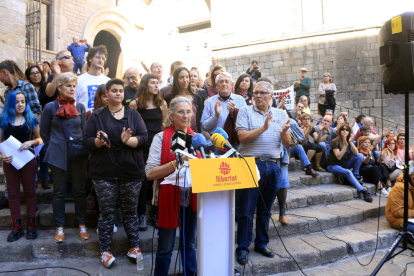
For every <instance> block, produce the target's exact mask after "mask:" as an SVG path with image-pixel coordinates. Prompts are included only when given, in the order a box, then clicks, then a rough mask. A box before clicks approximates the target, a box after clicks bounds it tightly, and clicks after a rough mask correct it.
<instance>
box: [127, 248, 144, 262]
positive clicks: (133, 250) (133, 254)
mask: <svg viewBox="0 0 414 276" xmlns="http://www.w3.org/2000/svg"><path fill="white" fill-rule="evenodd" d="M138 252H140V253H141V249H139V247H132V248H130V249H129V250H128V253H127V256H128V257H129V258H132V259H134V260H135V259H136V258H137V253H138Z"/></svg>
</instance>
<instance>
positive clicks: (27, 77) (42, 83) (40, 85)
mask: <svg viewBox="0 0 414 276" xmlns="http://www.w3.org/2000/svg"><path fill="white" fill-rule="evenodd" d="M33 68H37V70H39V73H40V77H41V79H40V84H39V87H40V91H45V89H46V80H45V75H44V74H43V71H42V70H41V69H40V67H39V66H37V65H30V66H29V67H27V69H26V71H25V72H24V75H25V76H26V79H27V81H28V82H30V83H31V84H33V85H34V83H32V81H31V80H30V71H32V69H33Z"/></svg>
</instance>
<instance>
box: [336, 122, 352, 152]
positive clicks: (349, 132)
mask: <svg viewBox="0 0 414 276" xmlns="http://www.w3.org/2000/svg"><path fill="white" fill-rule="evenodd" d="M344 128H347V129H349V131H348V136H347V137H346V141H349V137H351V128H350V127H349V125H348V123H345V124H344V125H343V126H341V127H340V128H339V130H338V132H339V134H338V137H336V138H335V139H334V140H336V139H338V142H339V144H340V145H341V147H344V146H345V143H344V140H343V137H342V135H341V131H342V129H344ZM334 140H332V141H334Z"/></svg>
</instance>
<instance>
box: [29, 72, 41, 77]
mask: <svg viewBox="0 0 414 276" xmlns="http://www.w3.org/2000/svg"><path fill="white" fill-rule="evenodd" d="M36 75H40V72H39V71H37V72H33V73H30V76H36Z"/></svg>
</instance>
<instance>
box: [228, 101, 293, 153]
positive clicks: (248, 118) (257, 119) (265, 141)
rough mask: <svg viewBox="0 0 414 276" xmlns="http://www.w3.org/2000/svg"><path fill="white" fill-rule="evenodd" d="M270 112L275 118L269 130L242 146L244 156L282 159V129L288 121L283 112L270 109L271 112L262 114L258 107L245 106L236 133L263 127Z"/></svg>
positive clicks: (238, 120) (241, 110) (239, 116)
mask: <svg viewBox="0 0 414 276" xmlns="http://www.w3.org/2000/svg"><path fill="white" fill-rule="evenodd" d="M270 112H272V113H273V118H272V120H271V122H270V126H269V129H268V130H266V131H265V132H263V133H262V134H261V135H260V136H259V137H257V138H256V139H254V140H253V141H251V142H249V143H241V144H240V148H239V152H240V153H241V154H243V155H244V156H250V157H256V158H259V157H262V156H264V157H267V158H280V154H281V144H282V139H281V137H280V128H281V127H282V125H283V124H285V123H286V121H287V120H288V119H287V116H286V113H285V112H284V111H283V110H281V109H276V108H274V107H269V110H268V111H267V112H266V113H265V114H262V112H261V111H260V110H259V109H258V108H257V107H256V105H250V106H245V107H243V108H241V109H240V110H239V114H238V115H237V121H236V131H237V132H238V131H239V130H254V129H257V128H259V127H262V126H263V125H264V122H265V120H266V117H267V116H268V115H269V113H270Z"/></svg>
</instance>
